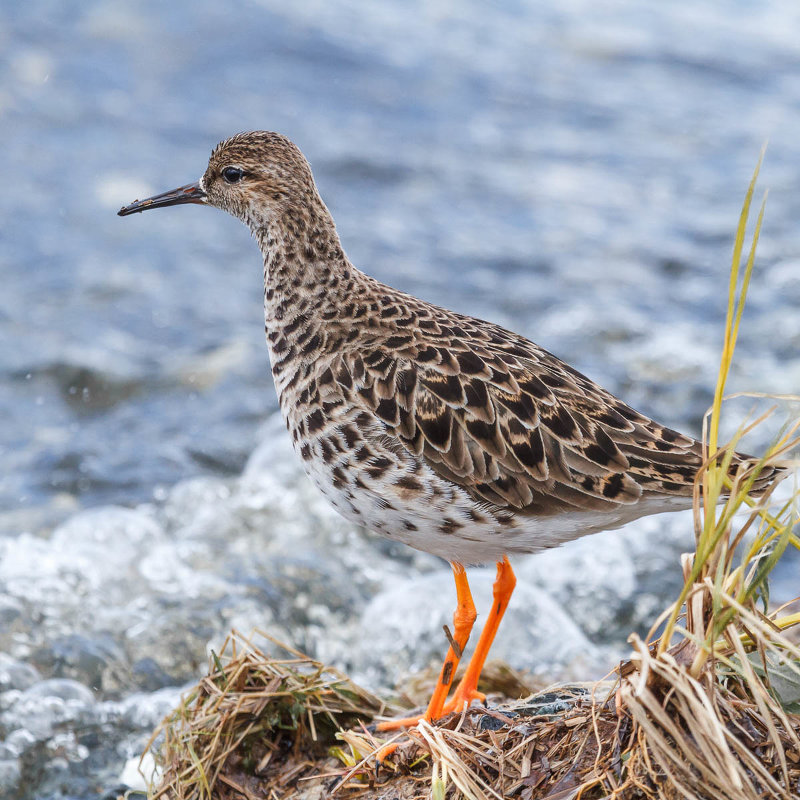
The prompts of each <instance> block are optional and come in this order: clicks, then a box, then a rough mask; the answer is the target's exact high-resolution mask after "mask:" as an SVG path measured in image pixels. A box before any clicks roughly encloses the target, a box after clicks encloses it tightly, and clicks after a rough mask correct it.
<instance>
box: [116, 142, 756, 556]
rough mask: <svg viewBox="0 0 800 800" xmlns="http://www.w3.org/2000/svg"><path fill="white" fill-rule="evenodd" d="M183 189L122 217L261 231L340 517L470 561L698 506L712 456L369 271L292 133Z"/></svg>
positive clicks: (302, 431)
mask: <svg viewBox="0 0 800 800" xmlns="http://www.w3.org/2000/svg"><path fill="white" fill-rule="evenodd" d="M226 168H233V169H234V173H232V174H233V175H237V174H239V173H241V175H240V177H239V178H238V179H237V180H235V181H233V182H229V181H228V180H226V179H225V178H224V177H223V171H224V170H226ZM237 171H238V172H237ZM180 191H182V192H183V195H181V196H180V198H179V199H174V198H173V199H170V194H169V193H168V195H165V196H163V197H164V198H165V199H163V200H160V201H159V200H158V198H156V200H155V202H154V201H144V202H143V203H138V204H134V205H133V206H131V207H129V208H128V209H125V210H124V211H125V212H126V213H132V212H133V211H138V210H143V208H147V207H155V206H158V205H170V204H174V203H176V202H205V203H208V204H211V205H214V206H217V207H219V208H222V209H224V210H226V211H228V212H230V213H231V214H233V215H234V216H236V217H238V218H239V219H241V220H242V221H243V222H245V223H246V224H247V225H248V226H249V227H250V230H251V231H252V233H253V235H254V237H255V238H256V240H257V241H258V244H259V246H260V247H261V251H262V253H263V256H264V286H265V289H264V310H265V320H266V334H267V341H268V344H269V350H270V357H271V362H272V373H273V376H274V379H275V386H276V388H277V391H278V394H279V397H280V404H281V410H282V412H283V415H284V418H285V420H286V425H287V428H288V430H289V433H290V435H291V437H292V441H293V444H294V448H295V450H296V452H297V453H298V455H299V456H300V458H301V459H302V461H303V464H304V466H305V469H306V471H307V472H308V473H309V475H310V476H311V478H312V479H313V480H314V482H315V483H316V484H317V486H318V487H319V488H320V489H321V490H322V491H323V492H324V493H325V494H326V496H327V497H328V498H329V499H330V501H331V502H332V503H333V505H334V506H335V507H336V508H337V509H338V510H339V511H340V512H341V513H342V514H343V515H344V516H346V517H348V518H349V519H352V520H354V521H356V522H359V523H362V524H365V525H366V526H368V527H370V528H372V529H373V530H377V531H379V532H381V533H382V534H384V535H386V536H388V537H390V538H393V539H397V540H400V541H403V542H406V543H408V544H410V545H412V546H414V547H417V548H419V549H422V550H427V551H429V552H432V553H436V554H437V555H440V556H443V557H444V558H447V559H449V560H451V561H455V562H460V563H474V562H486V561H490V560H497V559H500V558H502V556H503V555H504V554H505V553H516V552H535V551H537V550H541V549H544V548H547V547H552V546H554V545H556V544H559V543H560V542H563V541H566V540H568V539H572V538H575V537H578V536H582V535H584V534H588V533H593V532H596V531H600V530H604V529H607V528H613V527H617V526H619V525H621V524H624V523H625V522H627V521H629V520H631V519H634V518H636V517H639V516H642V515H645V514H651V513H657V512H660V511H668V510H677V509H681V508H687V507H689V506H690V505H691V495H692V489H693V483H694V478H695V474H696V472H697V469H698V467H699V466H700V464H701V459H702V453H701V445H700V443H699V442H697V441H696V440H694V439H691V438H689V437H687V436H684V435H682V434H680V433H677V432H675V431H673V430H670V429H669V428H666V427H664V426H663V425H659V424H658V423H656V422H653V421H652V420H650V419H648V418H647V417H645V416H643V415H642V414H639V413H638V412H636V411H634V410H633V409H632V408H630V407H629V406H627V405H626V404H625V403H623V402H622V401H620V400H618V399H617V398H615V397H614V396H613V395H611V394H610V393H609V392H607V391H605V390H604V389H602V388H601V387H599V386H598V385H597V384H595V383H594V382H592V381H591V380H589V379H588V378H586V377H585V376H583V375H581V374H580V373H579V372H577V371H575V370H574V369H572V368H571V367H569V366H568V365H567V364H565V363H564V362H562V361H560V360H559V359H558V358H556V357H555V356H553V355H551V354H550V353H548V352H547V351H545V350H543V349H542V348H540V347H538V346H537V345H535V344H533V343H532V342H529V341H528V340H526V339H525V338H523V337H522V336H519V335H517V334H515V333H512V332H510V331H508V330H505V329H503V328H501V327H500V326H498V325H494V324H492V323H489V322H484V321H482V320H477V319H474V318H472V317H467V316H464V315H461V314H456V313H454V312H452V311H448V310H446V309H443V308H439V307H437V306H434V305H431V304H430V303H426V302H424V301H423V300H419V299H417V298H415V297H412V296H410V295H408V294H405V293H403V292H400V291H397V290H396V289H392V288H390V287H388V286H385V285H383V284H381V283H379V282H378V281H376V280H374V279H373V278H370V277H369V276H367V275H365V274H364V273H362V272H360V271H359V270H357V269H356V268H355V267H354V266H353V265H352V264H351V263H350V262H349V260H348V259H347V257H346V255H345V253H344V251H343V250H342V246H341V244H340V242H339V237H338V235H337V233H336V228H335V226H334V223H333V220H332V218H331V216H330V214H329V212H328V210H327V208H326V207H325V205H324V203H323V202H322V200H321V199H320V197H319V194H318V192H317V189H316V186H315V184H314V180H313V178H312V175H311V170H310V168H309V166H308V163H307V162H306V160H305V158H304V157H303V155H302V154H301V153H300V151H299V150H298V149H297V147H295V145H294V144H292V143H291V142H290V141H289V140H288V139H286V138H285V137H283V136H280V135H278V134H275V133H267V132H255V133H246V134H240V135H238V136H234V137H233V138H231V139H228V140H227V141H225V142H222V143H221V144H220V145H219V146H218V147H217V148H216V149H215V150H214V152H213V153H212V156H211V159H210V162H209V165H208V168H207V170H206V172H205V174H204V175H203V177H202V179H201V181H200V182H199V184H198V185H196V186H194V187H183V188H182V190H180ZM172 194H173V195H174V193H172ZM738 461H739V459H738V457H737V458H736V459H734V462H735V463H734V467H735V466H736V465H737V464H738ZM769 477H770V476H769V475H764V476H763V477H762V479H761V482H760V483H761V484H762V485H763V484H764V483H765V482H766V481H768V480H769Z"/></svg>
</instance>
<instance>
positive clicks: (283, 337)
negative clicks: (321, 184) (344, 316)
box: [253, 200, 366, 390]
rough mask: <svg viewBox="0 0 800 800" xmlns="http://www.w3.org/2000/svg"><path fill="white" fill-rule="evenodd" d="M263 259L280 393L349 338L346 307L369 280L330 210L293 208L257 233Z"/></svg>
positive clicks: (270, 336) (269, 333)
mask: <svg viewBox="0 0 800 800" xmlns="http://www.w3.org/2000/svg"><path fill="white" fill-rule="evenodd" d="M253 235H254V236H255V238H256V239H257V241H258V243H259V246H260V247H261V252H262V255H263V257H264V319H265V329H266V334H267V342H268V344H269V348H270V357H271V360H272V370H273V375H274V377H275V381H276V384H277V385H278V388H279V390H280V388H281V383H282V382H283V381H284V380H286V378H287V375H288V374H290V373H292V372H293V371H294V370H296V369H297V367H298V365H299V364H302V363H309V362H313V361H315V360H316V359H318V358H319V357H320V355H323V354H324V353H325V352H332V351H334V350H335V349H336V348H337V347H338V346H339V345H340V343H341V342H340V341H337V339H341V338H343V337H344V336H345V335H346V328H345V327H344V326H343V325H340V324H339V321H340V320H339V318H340V316H341V311H342V308H343V307H345V306H346V305H347V303H348V302H352V299H353V298H356V297H358V296H359V285H360V281H361V280H362V279H365V278H366V276H365V275H363V273H361V272H359V271H358V270H357V269H355V267H353V265H352V264H351V263H350V261H349V260H348V258H347V256H346V255H345V253H344V250H343V249H342V246H341V243H340V242H339V236H338V234H337V233H336V227H335V225H334V223H333V219H332V218H331V216H330V213H329V212H328V210H327V208H325V206H324V204H323V203H322V201H321V200H320V201H319V202H318V204H313V205H311V206H310V207H309V205H308V204H305V207H303V208H302V209H297V210H294V209H292V208H289V209H287V210H286V212H285V214H284V215H283V216H282V217H279V218H273V219H271V220H270V221H269V222H268V223H267V224H266V225H264V226H262V227H257V228H254V230H253Z"/></svg>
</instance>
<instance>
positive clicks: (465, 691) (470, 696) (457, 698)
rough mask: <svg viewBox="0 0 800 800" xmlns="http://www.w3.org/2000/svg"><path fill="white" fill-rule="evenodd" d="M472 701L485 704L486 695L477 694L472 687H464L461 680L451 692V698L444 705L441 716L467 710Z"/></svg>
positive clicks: (475, 689)
mask: <svg viewBox="0 0 800 800" xmlns="http://www.w3.org/2000/svg"><path fill="white" fill-rule="evenodd" d="M473 700H477V701H478V702H479V703H485V702H486V695H485V694H484V693H483V692H479V691H478V690H477V688H475V687H474V686H465V685H464V681H463V680H462V681H461V683H459V684H458V686H457V687H456V690H455V691H454V692H453V696H452V697H451V698H450V699H449V700H448V701H447V702H446V703H445V704H444V708H443V709H442V716H444V715H446V714H452V713H453V712H454V711H455V712H461V711H463V710H464V709H465V708H469V707H470V705H472V701H473Z"/></svg>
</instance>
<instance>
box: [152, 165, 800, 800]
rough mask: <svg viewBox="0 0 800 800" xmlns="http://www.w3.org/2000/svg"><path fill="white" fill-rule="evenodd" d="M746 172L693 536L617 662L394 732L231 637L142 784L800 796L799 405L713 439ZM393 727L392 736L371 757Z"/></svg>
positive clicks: (736, 298)
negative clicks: (776, 418)
mask: <svg viewBox="0 0 800 800" xmlns="http://www.w3.org/2000/svg"><path fill="white" fill-rule="evenodd" d="M759 165H760V162H759ZM757 174H758V168H756V173H755V175H754V176H753V180H752V182H751V184H750V187H749V189H748V192H747V195H746V198H745V203H744V207H743V209H742V214H741V217H740V221H739V227H738V231H737V236H736V242H735V246H734V254H733V267H732V270H731V279H730V286H729V292H728V316H727V321H726V328H725V337H724V346H723V356H722V363H721V367H720V372H719V377H718V381H717V386H716V391H715V397H714V404H713V406H712V408H711V410H710V412H709V414H708V415H707V420H706V426H705V431H704V441H705V444H706V456H707V457H706V462H705V465H704V467H703V469H701V470H700V472H699V474H698V477H697V481H696V491H695V503H694V526H695V538H696V547H695V552H694V553H692V554H687V555H685V556H684V557H683V561H682V567H683V575H684V585H683V588H682V590H681V592H680V594H679V596H678V597H677V598H676V599H675V602H674V603H672V604H671V605H670V606H669V607H668V608H667V609H665V611H664V613H663V614H662V615H661V617H660V618H659V619H658V620H657V621H656V622H655V624H654V626H653V629H652V630H651V632H650V634H649V635H648V636H647V637H645V638H644V639H641V638H640V637H638V636H636V635H633V636H631V639H630V642H631V645H632V648H633V654H632V656H631V658H630V660H629V661H628V662H626V663H625V664H623V665H621V666H620V668H619V669H618V670H617V671H616V675H615V680H614V681H613V682H612V683H598V684H595V685H593V686H590V687H584V686H569V687H560V688H556V689H551V690H549V691H547V692H540V693H539V694H536V695H532V696H530V697H528V698H526V699H524V700H518V701H514V702H505V703H501V704H499V705H497V706H493V707H492V708H491V709H487V708H482V707H473V708H471V709H470V710H468V711H467V712H465V713H464V714H461V715H451V716H450V717H449V718H447V719H445V720H442V721H440V722H439V723H437V724H435V725H428V724H425V723H421V724H420V725H419V726H418V727H417V728H416V729H415V730H414V731H412V732H411V733H408V734H398V735H396V736H394V737H390V738H387V736H386V735H385V734H384V735H381V736H379V735H378V734H376V733H375V732H374V728H371V727H370V722H371V721H372V720H373V718H375V717H376V716H379V715H381V714H386V713H387V712H388V711H390V709H387V708H386V707H385V706H384V705H383V704H382V702H381V701H380V700H379V699H378V698H377V697H375V696H373V695H371V694H369V693H368V692H365V691H364V690H362V689H360V688H358V687H356V686H354V685H353V684H352V683H351V682H350V681H349V680H348V679H347V678H346V677H345V676H343V675H341V674H340V673H338V672H337V671H336V670H333V669H331V668H329V667H325V666H323V665H321V664H319V663H317V662H315V661H313V660H312V659H309V658H307V657H305V656H302V655H301V654H298V653H292V658H290V659H286V660H279V659H274V658H268V657H267V656H265V655H264V654H263V653H262V652H260V651H259V650H258V649H257V648H256V647H255V646H253V645H252V644H251V643H249V642H246V641H244V640H243V639H242V638H241V637H238V636H236V635H232V636H231V638H229V640H228V642H227V643H226V645H225V647H224V648H223V652H222V655H221V656H220V657H219V658H217V657H215V658H214V660H213V661H212V664H211V668H210V671H209V675H208V676H207V677H206V678H204V679H203V680H202V681H201V682H200V683H199V684H198V686H197V687H196V688H195V689H194V691H193V692H192V693H190V694H189V696H188V697H187V698H186V699H185V700H184V703H183V704H182V705H181V707H180V708H179V709H177V710H176V711H175V712H174V713H173V714H172V716H171V717H170V718H168V719H167V720H165V722H164V723H163V724H162V726H161V728H160V729H159V731H157V734H158V737H159V741H160V743H161V744H160V747H159V749H158V753H157V763H158V764H159V766H160V769H161V771H162V777H161V780H160V784H159V786H158V787H157V788H154V789H153V792H152V793H151V796H152V797H153V798H162V797H170V798H178V799H179V800H184V798H186V799H187V800H188V798H196V799H197V800H206V799H207V798H208V799H210V798H222V799H223V800H227V799H228V798H237V799H238V798H245V799H246V800H256V799H257V800H266V799H267V798H269V800H289V798H297V799H298V800H306V799H307V800H317V799H318V798H322V797H335V796H339V797H342V798H350V797H365V798H372V799H373V800H388V799H389V798H393V799H394V800H403V799H404V798H418V797H425V798H427V797H430V798H434V800H445V798H458V797H467V798H476V799H480V800H483V798H520V800H537V799H538V798H545V799H546V800H573V799H577V798H583V799H584V800H600V798H619V800H627V798H646V799H647V800H672V799H673V798H686V799H687V800H719V799H720V798H728V799H729V800H761V798H785V800H792V798H797V797H799V796H800V647H799V646H798V643H797V641H798V637H797V635H796V633H797V630H798V628H797V627H796V626H798V625H800V613H798V612H797V610H796V609H797V607H800V606H795V611H794V613H792V611H791V610H789V609H787V608H776V609H774V608H771V607H770V604H769V575H770V572H771V571H772V570H773V568H774V567H775V565H776V564H777V563H778V561H779V560H780V558H781V557H782V555H783V554H784V552H785V550H786V549H787V548H788V547H795V548H798V549H800V540H798V537H797V535H796V533H795V528H796V524H797V521H798V499H799V498H798V495H799V494H800V490H798V487H797V480H796V476H795V475H794V471H793V470H792V457H793V456H796V454H797V452H798V450H799V449H800V448H798V444H800V441H799V439H798V432H799V431H800V420H798V419H794V420H790V421H789V422H788V423H787V424H786V425H785V426H784V427H783V429H782V430H781V432H780V433H779V434H778V436H777V438H775V440H774V441H773V444H772V445H771V446H770V447H768V448H767V449H766V450H765V452H763V453H762V454H761V455H759V456H758V457H754V458H753V459H752V460H751V461H749V462H746V463H744V464H742V465H741V466H740V467H739V468H738V469H736V470H733V469H732V466H731V465H732V463H734V462H733V453H734V451H735V450H736V449H738V448H739V446H740V441H741V439H742V438H743V437H744V436H745V435H746V434H748V433H750V432H751V431H752V430H753V429H754V428H756V427H757V426H759V425H761V424H762V423H763V422H764V421H765V420H766V419H767V418H768V417H769V416H770V414H771V413H772V410H771V411H768V412H766V414H761V415H760V416H756V417H755V418H753V419H750V420H748V421H747V422H745V423H744V424H743V425H742V426H741V427H740V429H739V430H738V431H737V432H736V434H735V435H734V436H733V437H732V439H731V441H730V442H728V443H727V444H725V445H724V446H720V445H719V437H720V421H721V419H722V412H723V405H724V402H723V400H724V397H725V386H726V382H727V379H728V375H729V372H730V368H731V363H732V358H733V353H734V349H735V346H736V340H737V336H738V333H739V325H740V322H741V317H742V310H743V308H744V301H745V297H746V294H747V289H748V286H749V283H750V279H751V275H752V270H753V263H754V258H755V247H756V243H757V240H758V234H759V231H760V226H761V220H762V218H763V212H764V207H763V205H762V207H761V210H760V212H759V214H758V220H757V223H756V226H755V231H754V235H753V239H752V245H751V247H750V249H749V253H748V254H747V256H746V257H744V256H743V252H744V241H745V230H746V224H747V219H748V215H749V210H750V204H751V200H752V196H753V192H754V187H755V181H756V177H757ZM792 400H798V398H792ZM781 473H782V474H783V475H784V476H786V475H788V480H786V481H785V482H784V484H783V486H784V487H786V486H788V487H789V490H788V491H787V490H786V488H783V489H781V490H776V486H777V481H775V480H773V479H772V476H777V475H778V474H781ZM779 491H780V492H781V495H780V496H781V498H782V499H780V500H778V499H777V497H778V492H779ZM798 582H799V583H800V579H799V581H798ZM392 741H397V742H398V743H399V747H398V748H397V749H396V750H395V751H394V752H393V753H392V754H391V756H390V757H389V758H387V759H385V760H384V761H382V762H381V763H378V761H377V760H376V756H377V754H378V752H379V750H380V748H381V747H382V746H384V745H385V744H386V743H387V742H392Z"/></svg>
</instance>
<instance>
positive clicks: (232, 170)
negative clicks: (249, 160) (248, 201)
mask: <svg viewBox="0 0 800 800" xmlns="http://www.w3.org/2000/svg"><path fill="white" fill-rule="evenodd" d="M222 177H223V178H225V180H226V181H227V182H228V183H239V181H240V180H241V179H242V178H243V177H244V170H243V169H239V167H225V169H224V170H222Z"/></svg>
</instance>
